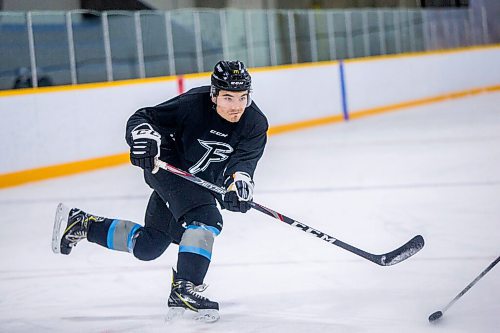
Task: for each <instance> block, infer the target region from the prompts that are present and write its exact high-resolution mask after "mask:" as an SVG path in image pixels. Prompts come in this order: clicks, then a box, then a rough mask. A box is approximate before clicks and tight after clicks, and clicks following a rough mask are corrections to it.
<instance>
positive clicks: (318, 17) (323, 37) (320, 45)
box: [314, 12, 330, 61]
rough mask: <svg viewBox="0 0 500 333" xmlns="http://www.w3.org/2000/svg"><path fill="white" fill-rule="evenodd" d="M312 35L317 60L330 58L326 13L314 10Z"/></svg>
mask: <svg viewBox="0 0 500 333" xmlns="http://www.w3.org/2000/svg"><path fill="white" fill-rule="evenodd" d="M314 27H315V31H314V35H315V36H316V45H317V49H318V51H317V52H318V53H317V54H318V61H325V60H330V43H329V36H328V22H327V14H326V13H324V12H314Z"/></svg>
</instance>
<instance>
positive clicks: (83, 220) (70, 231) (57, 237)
mask: <svg viewBox="0 0 500 333" xmlns="http://www.w3.org/2000/svg"><path fill="white" fill-rule="evenodd" d="M95 219H96V217H95V216H93V215H90V214H87V213H85V212H84V211H82V210H80V209H78V208H72V209H71V210H70V209H69V208H68V207H66V206H65V205H64V204H62V203H60V204H59V205H58V206H57V210H56V217H55V219H54V230H53V232H52V251H53V252H54V253H62V254H70V252H71V249H72V248H73V247H74V246H76V244H77V243H78V242H79V241H81V240H82V239H85V238H87V232H88V230H89V225H90V223H91V221H92V220H95Z"/></svg>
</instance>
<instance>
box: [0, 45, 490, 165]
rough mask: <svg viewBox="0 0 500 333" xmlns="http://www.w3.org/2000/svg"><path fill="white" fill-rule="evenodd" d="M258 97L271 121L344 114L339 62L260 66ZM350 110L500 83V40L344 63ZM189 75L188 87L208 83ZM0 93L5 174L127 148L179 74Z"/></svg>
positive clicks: (172, 89)
mask: <svg viewBox="0 0 500 333" xmlns="http://www.w3.org/2000/svg"><path fill="white" fill-rule="evenodd" d="M251 73H252V78H253V83H254V84H253V87H254V93H253V97H254V100H255V101H256V102H257V104H258V105H259V107H260V108H261V109H262V111H263V112H264V113H265V114H266V115H267V116H268V119H269V122H270V125H271V126H273V125H274V126H275V125H280V124H287V123H293V122H297V121H301V120H308V119H314V118H321V117H325V116H330V115H337V114H341V113H342V110H341V95H340V79H339V68H338V64H337V63H325V64H316V65H312V66H299V67H293V68H290V67H285V68H273V69H267V70H263V69H255V70H254V71H251ZM345 73H346V88H347V98H348V106H349V109H350V111H351V112H356V111H359V110H364V109H369V108H374V107H379V106H386V105H390V104H396V103H401V102H405V101H410V100H416V99H422V98H427V97H432V96H437V95H442V94H446V93H450V92H457V91H464V90H468V89H474V88H477V87H485V86H494V85H500V47H496V48H487V49H471V50H466V51H461V52H457V53H441V54H429V55H418V56H411V57H396V58H376V59H375V60H373V61H352V62H349V61H348V62H346V63H345ZM209 82H210V81H209V75H208V74H206V75H201V76H196V77H193V78H190V77H189V76H188V77H187V78H186V79H185V89H186V90H187V89H189V88H191V87H194V86H198V85H207V84H209ZM41 91H42V92H41V93H33V94H25V95H13V96H9V95H5V96H1V94H0V119H1V121H0V142H1V144H0V174H5V173H11V172H15V171H21V170H26V169H32V168H37V167H42V166H48V165H55V164H60V163H65V162H73V161H78V160H85V159H90V158H94V157H102V156H107V155H112V154H118V153H123V152H126V151H127V150H128V147H127V145H126V143H125V139H124V133H125V124H126V121H127V119H128V117H129V116H130V115H131V114H132V113H133V112H134V111H135V110H136V109H138V108H140V107H142V106H151V105H155V104H158V103H161V102H163V101H165V100H167V99H169V98H171V97H173V96H175V95H176V94H177V91H178V87H177V81H176V80H165V81H156V82H140V81H139V82H137V83H132V84H128V85H114V86H107V87H97V88H91V89H88V88H87V89H83V87H82V89H75V90H66V91H64V90H63V91H56V92H43V90H41Z"/></svg>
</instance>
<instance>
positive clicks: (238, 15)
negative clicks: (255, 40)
mask: <svg viewBox="0 0 500 333" xmlns="http://www.w3.org/2000/svg"><path fill="white" fill-rule="evenodd" d="M225 15H226V26H227V42H228V45H227V47H228V58H229V59H232V60H240V61H243V62H244V63H245V65H247V66H249V57H248V48H249V47H248V44H247V41H248V38H247V37H248V35H247V32H246V24H245V23H246V22H245V11H241V10H228V11H226V12H225ZM214 64H215V63H214ZM212 67H213V64H212Z"/></svg>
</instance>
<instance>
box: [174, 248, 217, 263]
mask: <svg viewBox="0 0 500 333" xmlns="http://www.w3.org/2000/svg"><path fill="white" fill-rule="evenodd" d="M179 252H189V253H195V254H199V255H200V256H203V257H205V258H207V259H208V260H211V259H212V253H210V252H208V251H207V250H204V249H200V248H199V247H194V246H185V245H181V246H179Z"/></svg>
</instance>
